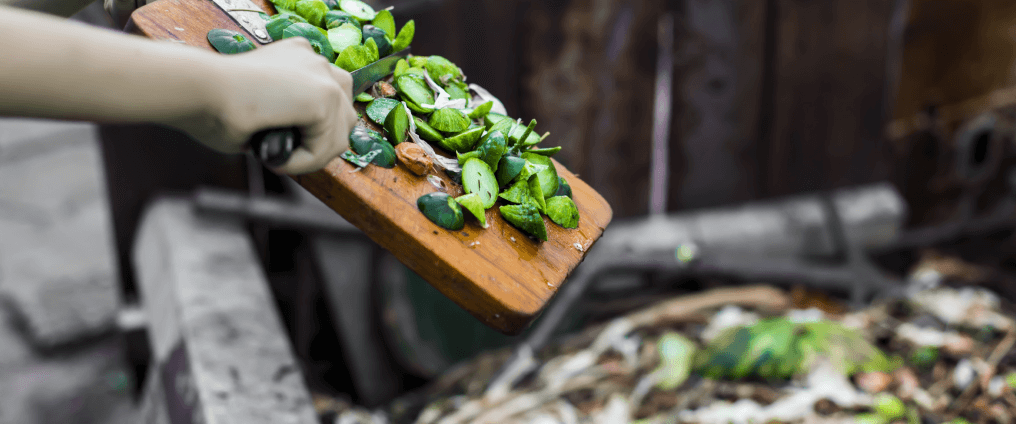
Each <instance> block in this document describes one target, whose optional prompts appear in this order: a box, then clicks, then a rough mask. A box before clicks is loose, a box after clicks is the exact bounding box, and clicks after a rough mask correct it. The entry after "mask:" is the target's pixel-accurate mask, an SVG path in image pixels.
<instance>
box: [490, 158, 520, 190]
mask: <svg viewBox="0 0 1016 424" xmlns="http://www.w3.org/2000/svg"><path fill="white" fill-rule="evenodd" d="M525 165H526V160H525V159H522V158H520V157H518V156H509V155H504V156H502V157H501V160H500V161H498V163H497V183H498V185H500V186H501V187H504V186H506V185H508V183H509V182H511V181H512V180H514V179H515V177H517V176H519V174H520V173H522V169H523V168H524V167H525Z"/></svg>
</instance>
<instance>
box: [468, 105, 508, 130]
mask: <svg viewBox="0 0 1016 424" xmlns="http://www.w3.org/2000/svg"><path fill="white" fill-rule="evenodd" d="M492 107H494V102H492V101H489V100H488V101H487V102H486V103H484V104H482V105H479V106H477V107H476V109H473V110H471V111H470V112H469V119H484V118H486V117H487V114H489V113H490V109H491V108H492ZM503 135H504V134H502V136H503Z"/></svg>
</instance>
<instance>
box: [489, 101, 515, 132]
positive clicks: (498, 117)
mask: <svg viewBox="0 0 1016 424" xmlns="http://www.w3.org/2000/svg"><path fill="white" fill-rule="evenodd" d="M490 103H491V106H493V105H494V102H493V101H491V102H490ZM505 119H508V120H511V118H510V117H507V116H505V115H502V114H500V113H497V112H490V113H488V114H486V115H485V116H484V117H483V125H484V126H486V127H487V129H488V130H489V129H490V127H492V126H494V124H496V123H498V122H501V121H504V120H505Z"/></svg>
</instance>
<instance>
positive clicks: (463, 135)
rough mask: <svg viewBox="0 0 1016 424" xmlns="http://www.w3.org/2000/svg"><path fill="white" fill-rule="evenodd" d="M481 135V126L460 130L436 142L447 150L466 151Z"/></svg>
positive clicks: (471, 148)
mask: <svg viewBox="0 0 1016 424" xmlns="http://www.w3.org/2000/svg"><path fill="white" fill-rule="evenodd" d="M453 110H454V109H453ZM435 113H436V112H435ZM431 117H433V115H431ZM482 135H483V127H476V128H473V129H471V130H466V131H463V132H460V133H458V134H456V135H453V136H451V137H445V139H444V140H443V141H440V142H438V145H439V146H441V148H443V149H445V150H448V151H455V152H468V151H470V150H473V147H474V146H476V142H477V141H480V136H482Z"/></svg>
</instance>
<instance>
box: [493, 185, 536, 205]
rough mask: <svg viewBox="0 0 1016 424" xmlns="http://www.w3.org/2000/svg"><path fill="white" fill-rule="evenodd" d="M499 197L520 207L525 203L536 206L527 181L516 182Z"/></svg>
mask: <svg viewBox="0 0 1016 424" xmlns="http://www.w3.org/2000/svg"><path fill="white" fill-rule="evenodd" d="M498 197H500V198H502V199H504V200H507V201H509V202H512V203H517V204H520V205H521V204H523V203H532V204H534V205H535V204H536V200H535V199H533V195H532V192H530V191H529V182H528V181H525V180H522V181H517V182H515V184H512V186H511V188H509V189H508V190H505V191H504V192H503V193H501V194H499V195H498Z"/></svg>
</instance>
